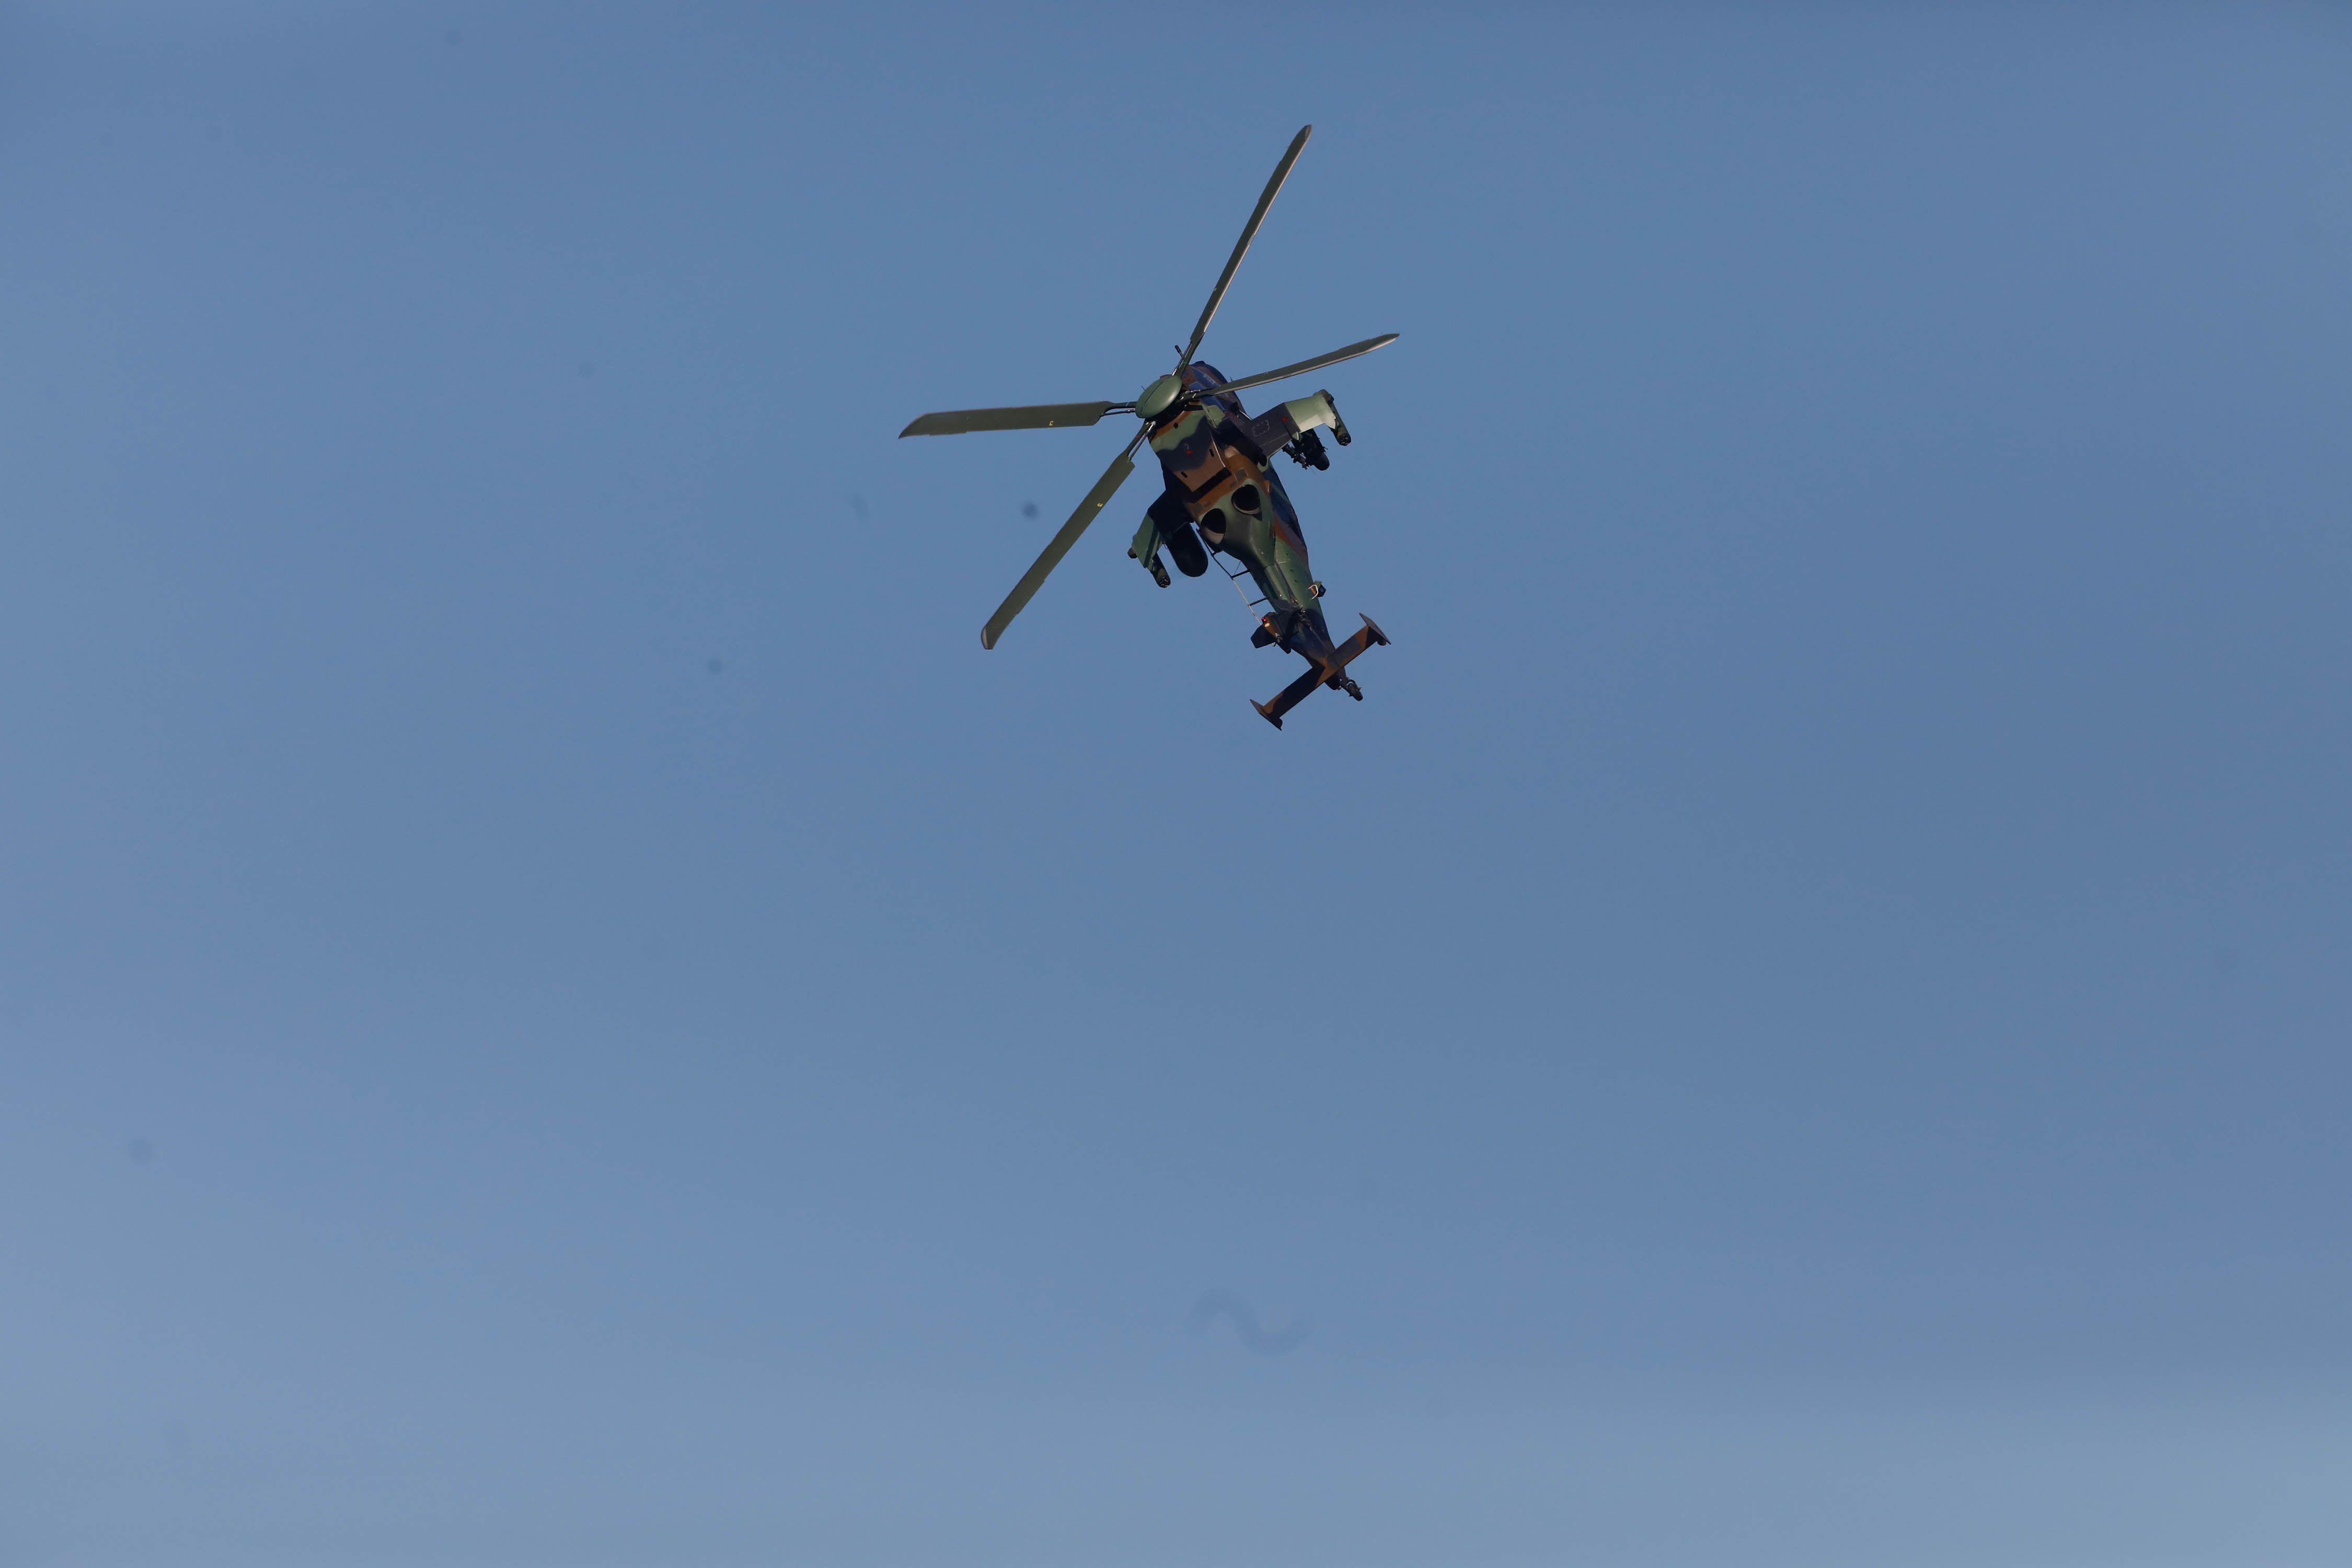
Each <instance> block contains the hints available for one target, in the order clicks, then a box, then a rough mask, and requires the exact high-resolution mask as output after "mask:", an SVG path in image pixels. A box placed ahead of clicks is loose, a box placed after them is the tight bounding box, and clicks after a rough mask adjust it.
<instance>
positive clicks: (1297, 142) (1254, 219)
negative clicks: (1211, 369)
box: [1176, 125, 1315, 369]
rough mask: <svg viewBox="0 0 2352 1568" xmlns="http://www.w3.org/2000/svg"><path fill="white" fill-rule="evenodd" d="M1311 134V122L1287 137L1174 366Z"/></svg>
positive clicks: (1188, 358) (1187, 355)
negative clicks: (1286, 148) (1286, 146)
mask: <svg viewBox="0 0 2352 1568" xmlns="http://www.w3.org/2000/svg"><path fill="white" fill-rule="evenodd" d="M1314 134H1315V127H1313V126H1312V125H1302V126H1300V127H1299V128H1298V134H1297V135H1296V136H1294V137H1292V138H1291V140H1290V151H1289V152H1287V153H1284V154H1283V155H1282V162H1281V163H1277V164H1276V165H1275V166H1274V178H1272V179H1270V180H1268V181H1267V182H1266V183H1265V191H1264V192H1263V193H1261V194H1260V195H1259V196H1258V198H1257V210H1256V211H1255V212H1254V213H1252V214H1250V220H1249V225H1248V226H1247V227H1245V228H1244V229H1243V230H1242V237H1241V239H1240V241H1239V242H1238V243H1236V244H1235V245H1234V253H1233V255H1232V256H1230V257H1228V258H1226V259H1225V269H1224V271H1223V272H1222V273H1220V274H1219V275H1218V277H1217V286H1216V287H1215V288H1214V289H1210V290H1209V302H1208V303H1207V304H1205V305H1203V306H1202V307H1201V319H1200V321H1198V322H1196V323H1195V324H1194V325H1193V328H1192V342H1189V343H1187V344H1185V345H1184V357H1183V358H1182V359H1181V360H1179V361H1177V362H1176V363H1177V366H1178V368H1180V369H1181V368H1182V367H1183V366H1185V365H1188V364H1191V363H1192V351H1193V350H1194V349H1197V348H1199V347H1200V346H1201V339H1202V336H1203V335H1204V334H1206V333H1207V331H1208V330H1209V318H1210V317H1212V316H1213V315H1215V314H1216V313H1217V306H1218V304H1219V303H1220V302H1221V301H1223V299H1224V297H1225V286H1226V285H1227V284H1229V283H1231V282H1232V281H1233V280H1234V268H1238V267H1239V266H1241V264H1242V258H1243V257H1244V256H1247V255H1248V254H1249V247H1250V241H1251V240H1253V239H1255V238H1256V237H1257V226H1258V225H1260V224H1262V223H1264V222H1265V209H1266V208H1268V207H1270V206H1272V205H1274V198H1275V197H1276V195H1280V194H1281V191H1282V182H1283V181H1285V180H1286V179H1288V178H1290V165H1292V164H1293V163H1297V162H1298V154H1299V153H1302V152H1304V151H1305V150H1306V147H1307V138H1308V137H1309V136H1312V135H1314Z"/></svg>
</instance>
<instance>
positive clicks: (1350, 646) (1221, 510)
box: [898, 125, 1397, 730]
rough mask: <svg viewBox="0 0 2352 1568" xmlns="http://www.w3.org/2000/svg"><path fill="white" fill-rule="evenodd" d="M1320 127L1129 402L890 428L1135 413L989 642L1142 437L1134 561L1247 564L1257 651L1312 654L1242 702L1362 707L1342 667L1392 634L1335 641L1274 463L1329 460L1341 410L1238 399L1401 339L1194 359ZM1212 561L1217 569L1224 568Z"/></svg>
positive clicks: (990, 642)
mask: <svg viewBox="0 0 2352 1568" xmlns="http://www.w3.org/2000/svg"><path fill="white" fill-rule="evenodd" d="M1314 131H1315V127H1313V126H1312V125H1307V126H1303V127H1301V128H1300V130H1299V132H1298V134H1297V136H1296V137H1294V138H1293V139H1292V141H1291V143H1290V150H1289V151H1288V152H1286V153H1284V154H1283V155H1282V162H1281V163H1278V164H1276V166H1275V171H1274V176H1273V178H1271V179H1269V180H1267V181H1266V183H1265V191H1263V192H1262V193H1260V195H1259V196H1258V198H1257V210H1256V211H1255V212H1253V213H1251V214H1250V218H1249V222H1248V224H1247V225H1246V226H1244V227H1243V229H1242V237H1241V238H1240V240H1239V241H1237V242H1236V243H1235V244H1234V253H1233V255H1232V256H1230V257H1228V258H1226V260H1225V269H1224V271H1223V274H1221V275H1220V276H1219V277H1218V279H1217V286H1216V287H1215V288H1214V289H1211V290H1210V291H1209V302H1208V303H1207V304H1206V305H1204V306H1202V309H1201V319H1200V320H1199V321H1196V322H1195V323H1193V326H1192V342H1189V343H1187V344H1186V345H1185V346H1184V347H1183V348H1181V349H1180V350H1178V351H1177V356H1176V368H1175V369H1174V370H1173V371H1171V372H1170V373H1169V374H1166V375H1163V376H1161V377H1160V378H1159V379H1158V380H1157V381H1154V382H1153V383H1151V384H1150V385H1149V386H1147V387H1145V388H1144V389H1143V390H1142V391H1141V392H1139V393H1138V394H1137V395H1136V397H1135V401H1134V402H1132V403H1049V404H1041V405H1034V406H1031V407H1025V408H960V409H954V410H951V411H950V412H948V413H944V414H926V415H924V416H922V417H921V418H919V419H917V420H916V421H914V423H912V424H910V425H908V426H907V427H906V428H905V429H904V430H901V431H899V432H898V434H899V436H900V437H901V438H904V437H908V436H959V435H961V434H963V433H964V432H966V431H970V430H1045V429H1061V428H1064V427H1066V426H1080V425H1093V424H1096V423H1097V422H1098V421H1100V420H1101V419H1102V418H1103V417H1104V416H1106V415H1110V414H1132V415H1134V416H1136V417H1137V418H1138V419H1139V420H1140V421H1141V422H1142V426H1141V428H1139V429H1138V430H1137V431H1136V433H1135V436H1134V437H1133V439H1131V440H1129V442H1128V444H1127V447H1126V448H1125V450H1123V451H1121V452H1120V453H1119V455H1118V457H1117V458H1114V459H1112V462H1111V465H1110V467H1109V468H1107V469H1105V470H1104V471H1103V477H1102V478H1101V479H1097V480H1096V481H1095V488H1094V489H1091V490H1088V491H1087V499H1086V500H1082V501H1080V502H1079V503H1078V510H1076V511H1074V512H1072V513H1071V514H1070V521H1067V522H1066V523H1064V524H1063V525H1062V531H1060V532H1059V533H1056V534H1055V535H1054V538H1053V541H1052V542H1050V543H1048V544H1047V545H1046V546H1045V552H1044V553H1043V554H1041V555H1039V556H1038V557H1037V559H1036V562H1035V563H1034V564H1033V565H1031V567H1030V568H1029V570H1028V571H1027V572H1026V573H1024V574H1023V576H1022V578H1021V581H1020V582H1019V583H1017V584H1013V592H1011V593H1010V594H1007V595H1005V596H1004V603H1003V604H1001V605H997V606H996V614H994V615H992V616H989V617H988V625H987V626H984V627H982V629H981V634H980V646H981V647H995V646H996V639H997V638H999V637H1003V635H1004V628H1005V627H1006V626H1010V625H1011V624H1012V622H1013V616H1017V615H1019V614H1020V613H1021V610H1022V607H1023V606H1024V605H1027V604H1028V603H1029V600H1030V597H1031V596H1032V595H1034V594H1035V593H1036V592H1037V589H1038V586H1039V585H1040V584H1043V583H1044V582H1045V574H1047V573H1049V572H1051V571H1053V569H1054V568H1055V566H1057V565H1059V564H1060V563H1061V560H1062V557H1063V556H1065V555H1066V554H1068V553H1069V552H1070V546H1072V545H1074V544H1076V542H1078V535H1080V534H1082V533H1084V532H1085V531H1087V525H1088V524H1089V523H1091V522H1093V521H1094V520H1095V519H1096V517H1097V516H1098V515H1099V514H1100V513H1101V511H1102V510H1103V508H1104V507H1105V506H1107V505H1108V504H1109V503H1110V498H1111V497H1112V495H1113V494H1115V493H1116V492H1117V491H1118V487H1119V486H1120V485H1121V484H1123V483H1124V482H1126V479H1127V476H1128V475H1129V474H1131V473H1133V472H1134V471H1135V460H1134V459H1135V449H1136V448H1137V447H1140V446H1141V445H1143V443H1144V442H1146V441H1150V443H1151V449H1152V451H1153V453H1154V454H1155V455H1157V456H1158V458H1160V475H1161V479H1162V482H1163V485H1164V489H1162V491H1161V493H1160V499H1159V500H1155V501H1153V502H1152V503H1151V507H1150V510H1148V511H1147V512H1146V513H1145V514H1144V518H1143V526H1142V527H1140V528H1139V529H1137V530H1136V532H1135V539H1134V542H1132V543H1131V544H1130V545H1129V548H1128V554H1129V555H1130V556H1132V557H1133V558H1134V559H1135V560H1137V561H1139V562H1140V563H1142V564H1143V567H1144V569H1145V570H1146V571H1148V572H1150V574H1151V577H1152V580H1153V581H1154V582H1156V583H1158V584H1160V586H1161V587H1163V588H1165V587H1166V586H1168V584H1169V576H1168V568H1167V567H1166V566H1165V565H1164V564H1162V563H1161V562H1160V549H1161V547H1162V546H1165V547H1166V549H1167V551H1168V553H1169V554H1170V555H1171V556H1172V557H1173V558H1174V559H1175V562H1176V569H1177V570H1178V571H1180V572H1181V573H1183V574H1184V575H1186V576H1187V577H1198V576H1200V575H1202V574H1204V573H1205V572H1207V571H1208V569H1209V561H1210V557H1211V556H1212V555H1222V556H1228V557H1230V558H1232V559H1233V560H1234V561H1237V562H1239V563H1241V564H1242V567H1243V571H1242V572H1232V571H1226V572H1225V574H1226V575H1227V576H1228V577H1230V578H1233V579H1234V581H1235V582H1236V584H1238V582H1239V581H1240V579H1241V577H1242V576H1243V575H1244V574H1246V575H1247V576H1248V578H1249V580H1250V582H1251V583H1253V584H1255V586H1256V588H1257V591H1258V597H1257V599H1256V600H1255V602H1254V604H1253V607H1255V605H1264V606H1265V614H1264V615H1263V616H1259V617H1258V624H1257V629H1256V630H1255V632H1253V633H1251V635H1250V641H1251V643H1252V644H1253V645H1255V646H1256V647H1279V648H1281V649H1283V650H1284V651H1285V652H1286V653H1295V654H1297V655H1299V656H1300V657H1302V658H1305V659H1306V660H1307V672H1306V673H1305V674H1304V675H1301V676H1300V677H1299V678H1298V679H1296V680H1294V681H1292V682H1291V683H1290V684H1289V685H1288V686H1286V687H1285V688H1283V689H1282V690H1281V691H1279V692H1278V693H1276V696H1275V698H1274V700H1272V701H1270V702H1258V701H1255V700H1253V701H1252V702H1251V704H1250V706H1251V707H1253V708H1255V709H1256V710H1258V712H1259V713H1261V714H1263V715H1264V716H1265V721H1266V722H1267V723H1269V724H1272V725H1273V726H1274V727H1275V728H1276V729H1277V730H1279V729H1281V728H1282V716H1283V715H1284V714H1285V713H1287V712H1289V711H1290V710H1291V709H1293V708H1295V707H1297V705H1298V704H1299V703H1300V702H1301V701H1303V700H1306V698H1307V696H1308V695H1309V694H1310V693H1312V692H1313V691H1314V689H1316V688H1317V687H1318V686H1328V687H1330V688H1331V689H1333V690H1335V691H1345V692H1346V693H1347V694H1348V695H1349V696H1350V697H1352V698H1354V699H1355V700H1357V701H1359V702H1361V701H1362V700H1364V693H1363V689H1362V688H1360V687H1359V686H1358V685H1357V684H1356V683H1355V681H1354V680H1353V679H1350V678H1349V674H1348V666H1349V664H1350V663H1352V662H1354V660H1355V659H1356V658H1357V657H1358V656H1359V655H1360V654H1361V653H1363V651H1364V650H1365V649H1367V648H1369V647H1372V646H1373V645H1374V644H1376V643H1378V644H1381V645H1385V644H1386V643H1387V642H1388V640H1389V639H1388V637H1387V635H1386V634H1385V633H1383V632H1382V631H1381V628H1380V627H1379V626H1377V625H1375V624H1374V623H1373V621H1372V618H1371V616H1360V619H1361V620H1362V621H1363V623H1364V624H1363V626H1362V628H1361V629H1360V630H1358V631H1356V632H1353V633H1351V634H1349V637H1347V638H1346V640H1344V641H1339V642H1334V641H1333V640H1332V637H1331V628H1330V627H1329V626H1327V625H1325V623H1324V620H1323V607H1322V604H1321V600H1322V597H1323V584H1321V583H1319V582H1318V581H1316V579H1315V574H1314V573H1313V571H1312V570H1311V569H1310V568H1309V567H1308V565H1307V540H1306V538H1305V536H1304V535H1303V534H1302V533H1301V532H1300V531H1299V526H1298V512H1297V509H1296V508H1295V507H1293V506H1292V505H1291V504H1290V495H1289V492H1288V491H1286V489H1283V485H1282V479H1281V478H1280V476H1279V475H1277V474H1276V473H1275V471H1274V466H1273V464H1274V455H1275V454H1276V452H1282V453H1284V454H1286V455H1287V456H1288V457H1289V458H1291V460H1292V461H1294V462H1296V463H1297V464H1299V465H1300V466H1301V467H1303V468H1329V467H1330V466H1331V456H1330V452H1329V450H1328V448H1327V447H1325V446H1324V445H1323V437H1322V436H1321V434H1320V432H1321V431H1323V430H1325V429H1328V430H1329V431H1330V432H1331V434H1332V436H1333V437H1335V438H1336V439H1337V440H1338V441H1339V445H1341V446H1342V447H1345V446H1347V445H1348V444H1349V440H1350V437H1349V434H1348V426H1347V423H1346V422H1345V421H1344V420H1342V419H1341V418H1340V417H1339V408H1338V406H1337V405H1335V404H1333V402H1332V401H1331V395H1330V394H1329V393H1328V392H1318V393H1316V394H1315V395H1313V396H1312V397H1294V398H1292V399H1291V400H1290V401H1289V402H1287V403H1284V404H1279V405H1276V406H1275V407H1274V408H1271V409H1269V410H1267V411H1266V412H1265V413H1264V414H1261V415H1259V416H1256V417H1255V418H1252V417H1251V416H1249V415H1248V414H1247V413H1246V412H1245V411H1244V409H1243V407H1242V401H1241V398H1240V397H1239V396H1238V395H1237V394H1239V393H1241V392H1243V391H1244V390H1246V389H1248V388H1250V387H1254V386H1264V385H1265V384H1268V383H1270V382H1276V381H1283V380H1286V379H1288V378H1289V377H1291V376H1294V375H1305V374H1307V373H1308V372H1310V371H1317V370H1321V369H1322V368H1323V367H1324V366H1325V365H1331V364H1338V363H1339V362H1340V361H1342V360H1350V359H1354V358H1355V357H1356V356H1357V355H1359V354H1368V353H1371V352H1372V351H1373V350H1374V349H1378V348H1386V347H1387V346H1388V345H1389V344H1391V343H1392V342H1396V340H1397V334H1396V333H1394V332H1387V333H1383V334H1382V335H1381V336H1380V337H1377V338H1366V339H1365V340H1364V341H1363V342H1360V343H1349V345H1348V346H1347V347H1346V348H1344V349H1334V350H1332V351H1331V352H1330V353H1327V354H1318V355H1317V356H1316V357H1315V358H1313V359H1307V360H1300V361H1299V362H1298V363H1297V364H1286V365H1284V366H1283V367H1282V368H1281V369H1279V370H1268V371H1261V372H1259V373H1258V374H1255V375H1244V376H1241V377H1239V378H1237V379H1234V380H1228V379H1226V378H1225V377H1224V376H1223V375H1221V374H1218V372H1217V370H1216V367H1215V366H1213V365H1210V364H1207V363H1202V361H1199V360H1196V359H1194V358H1193V357H1192V355H1193V354H1194V353H1195V352H1197V351H1198V350H1199V348H1200V346H1201V339H1202V335H1203V334H1204V333H1206V332H1207V331H1208V330H1209V321H1210V319H1211V318H1212V317H1213V316H1215V315H1216V313H1217V306H1218V304H1219V303H1220V302H1221V301H1222V300H1223V299H1224V297H1225V289H1226V288H1227V287H1228V286H1230V285H1231V284H1232V282H1233V280H1234V271H1235V270H1236V269H1237V268H1240V266H1241V264H1242V258H1243V257H1244V255H1246V254H1248V252H1249V247H1250V241H1251V240H1253V239H1255V238H1256V237H1257V230H1258V225H1260V224H1262V223H1264V222H1265V215H1266V209H1267V208H1269V207H1271V206H1273V205H1274V198H1275V197H1276V195H1279V194H1280V192H1281V190H1282V183H1283V182H1284V181H1285V180H1286V179H1288V178H1289V177H1290V166H1291V165H1292V164H1294V163H1297V162H1298V154H1299V153H1301V152H1303V151H1305V149H1306V146H1307V137H1308V136H1310V135H1312V134H1313V133H1314ZM1219 569H1220V570H1221V571H1224V570H1225V569H1224V568H1223V567H1222V566H1221V567H1220V568H1219ZM1244 597H1245V599H1246V596H1244Z"/></svg>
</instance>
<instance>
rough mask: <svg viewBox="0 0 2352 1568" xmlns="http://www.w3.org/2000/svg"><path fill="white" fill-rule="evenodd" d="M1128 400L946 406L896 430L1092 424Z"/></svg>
mask: <svg viewBox="0 0 2352 1568" xmlns="http://www.w3.org/2000/svg"><path fill="white" fill-rule="evenodd" d="M1134 406H1135V405H1133V404H1131V403H1036V404H1032V405H1029V406H1028V407H1026V408H950V409H949V410H948V411H947V412H946V413H944V414H926V415H924V416H922V417H921V418H920V419H918V420H916V421H915V422H914V423H913V424H911V425H909V426H907V427H906V428H905V429H904V430H901V431H899V432H898V438H899V439H900V440H902V441H903V440H905V439H906V438H907V437H909V436H961V435H962V434H963V433H964V432H965V431H967V430H1058V429H1060V428H1061V427H1062V426H1066V425H1092V424H1093V423H1095V422H1096V421H1097V420H1098V419H1100V418H1101V417H1102V416H1104V415H1106V414H1108V413H1109V412H1110V411H1111V410H1112V409H1114V408H1132V407H1134Z"/></svg>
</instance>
